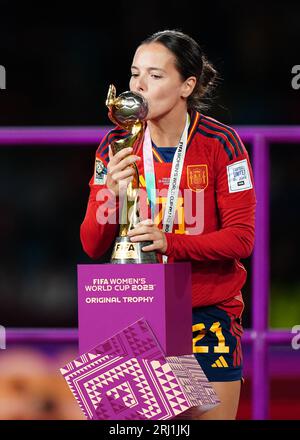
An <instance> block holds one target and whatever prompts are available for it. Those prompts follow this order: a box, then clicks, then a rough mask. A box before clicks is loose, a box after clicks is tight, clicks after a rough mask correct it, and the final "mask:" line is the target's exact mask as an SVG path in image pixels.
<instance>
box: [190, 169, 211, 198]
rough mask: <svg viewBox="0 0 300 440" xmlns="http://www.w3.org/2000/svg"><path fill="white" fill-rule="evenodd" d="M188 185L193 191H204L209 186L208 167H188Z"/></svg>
mask: <svg viewBox="0 0 300 440" xmlns="http://www.w3.org/2000/svg"><path fill="white" fill-rule="evenodd" d="M186 174H187V185H188V187H189V188H190V189H191V190H192V191H196V192H198V191H203V190H204V189H205V188H206V187H207V185H208V169H207V165H206V164H204V165H188V166H187V167H186Z"/></svg>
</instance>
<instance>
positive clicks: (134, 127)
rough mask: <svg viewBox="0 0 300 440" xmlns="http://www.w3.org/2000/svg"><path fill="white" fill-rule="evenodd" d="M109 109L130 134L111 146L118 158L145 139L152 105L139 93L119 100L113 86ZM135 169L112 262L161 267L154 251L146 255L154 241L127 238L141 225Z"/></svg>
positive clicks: (124, 94) (125, 200)
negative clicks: (146, 121)
mask: <svg viewBox="0 0 300 440" xmlns="http://www.w3.org/2000/svg"><path fill="white" fill-rule="evenodd" d="M106 105H107V107H108V108H109V113H108V116H109V119H110V120H111V121H112V122H113V123H114V124H117V125H118V126H120V127H122V128H123V129H124V130H126V131H128V132H129V135H128V136H126V137H125V138H123V139H119V140H117V141H113V142H112V143H111V144H110V145H111V150H112V153H113V154H116V153H117V152H118V151H120V150H122V149H123V148H127V147H132V148H134V147H135V146H137V145H138V144H139V143H140V142H141V141H142V139H143V135H144V130H145V119H146V116H147V113H148V104H147V101H146V100H145V98H144V97H143V96H142V95H140V94H138V93H135V92H129V91H127V92H124V93H121V94H120V95H119V96H118V97H116V89H115V87H114V85H110V87H109V90H108V94H107V99H106ZM131 166H132V167H133V168H134V176H133V180H132V181H131V182H130V183H129V184H128V186H127V189H126V194H125V197H123V200H122V206H121V221H120V232H119V236H118V237H117V239H116V241H115V244H114V247H113V251H112V256H111V261H110V262H111V263H113V264H132V263H134V264H136V263H157V262H158V261H157V258H156V254H155V252H154V251H152V252H151V251H150V252H143V251H142V248H143V247H144V246H147V245H149V244H151V242H150V241H143V242H136V243H133V242H131V241H130V238H129V237H128V236H127V233H128V231H129V230H130V229H133V228H134V227H135V226H136V225H137V223H139V221H140V215H139V207H138V202H139V173H138V169H137V166H136V164H135V163H133V164H132V165H131Z"/></svg>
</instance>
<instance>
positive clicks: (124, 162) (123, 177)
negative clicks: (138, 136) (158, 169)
mask: <svg viewBox="0 0 300 440" xmlns="http://www.w3.org/2000/svg"><path fill="white" fill-rule="evenodd" d="M132 151H133V148H131V147H127V148H124V149H123V150H120V151H118V152H117V153H116V154H115V155H113V153H112V151H111V147H110V146H109V152H108V155H109V162H108V165H107V179H106V186H107V188H109V189H110V190H111V191H112V192H113V193H114V194H115V195H116V196H119V193H120V190H121V191H122V190H124V188H127V186H128V184H129V182H131V181H132V180H133V176H134V173H135V170H134V168H133V166H132V164H133V163H134V162H136V161H138V160H140V159H141V158H140V157H139V156H135V155H134V154H131V153H132Z"/></svg>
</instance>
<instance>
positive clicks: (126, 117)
mask: <svg viewBox="0 0 300 440" xmlns="http://www.w3.org/2000/svg"><path fill="white" fill-rule="evenodd" d="M111 88H112V89H111ZM106 105H107V106H108V108H109V110H110V111H109V118H110V119H111V120H112V122H115V123H117V124H118V125H119V126H121V127H123V128H124V129H126V130H130V129H132V128H133V127H134V126H135V125H140V123H141V121H144V120H145V119H146V116H147V114H148V103H147V101H146V99H145V98H144V97H143V96H142V95H140V94H139V93H136V92H131V91H127V92H123V93H121V94H120V95H119V96H118V97H117V98H116V97H115V89H114V86H110V91H109V95H108V98H107V101H106Z"/></svg>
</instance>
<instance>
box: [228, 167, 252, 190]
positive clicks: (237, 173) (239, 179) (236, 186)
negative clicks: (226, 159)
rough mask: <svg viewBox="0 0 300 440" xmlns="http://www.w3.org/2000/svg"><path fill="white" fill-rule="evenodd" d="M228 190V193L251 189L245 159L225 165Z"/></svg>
mask: <svg viewBox="0 0 300 440" xmlns="http://www.w3.org/2000/svg"><path fill="white" fill-rule="evenodd" d="M227 177H228V190H229V192H230V193H236V192H239V191H245V190H247V189H252V188H253V185H252V181H251V176H250V172H249V167H248V163H247V159H243V160H240V161H238V162H235V163H233V164H231V165H227Z"/></svg>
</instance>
